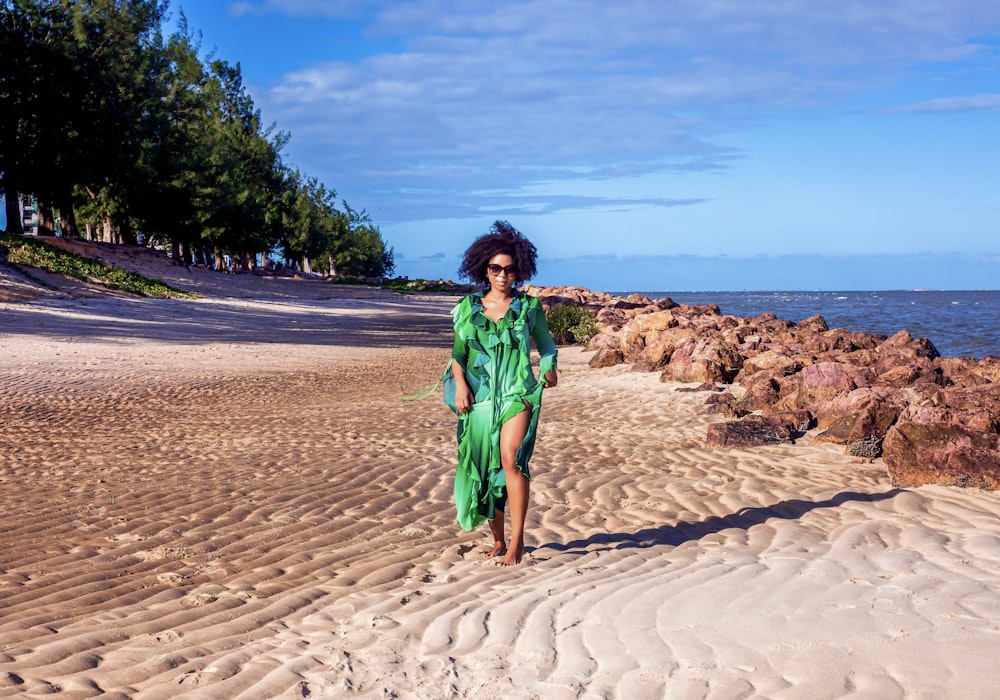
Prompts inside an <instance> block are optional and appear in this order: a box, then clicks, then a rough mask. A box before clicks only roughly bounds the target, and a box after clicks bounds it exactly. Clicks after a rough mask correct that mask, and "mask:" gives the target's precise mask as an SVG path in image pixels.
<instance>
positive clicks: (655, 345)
mask: <svg viewBox="0 0 1000 700" xmlns="http://www.w3.org/2000/svg"><path fill="white" fill-rule="evenodd" d="M693 335H694V331H692V330H690V329H687V328H680V329H676V330H673V331H661V330H654V331H650V332H648V333H646V334H645V341H644V342H645V347H644V348H643V350H642V354H641V355H640V358H639V360H640V361H645V362H646V363H647V364H648V365H649V366H650V367H652V368H653V369H655V370H662V369H663V368H664V367H666V366H667V365H668V364H669V363H670V360H671V358H672V357H673V355H674V351H675V350H676V349H677V346H678V345H679V344H681V343H682V342H684V341H685V339H687V338H690V337H692V336H693Z"/></svg>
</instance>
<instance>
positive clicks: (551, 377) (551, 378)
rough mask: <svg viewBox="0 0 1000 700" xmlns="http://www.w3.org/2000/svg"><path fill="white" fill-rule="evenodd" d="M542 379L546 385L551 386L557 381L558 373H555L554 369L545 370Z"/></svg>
mask: <svg viewBox="0 0 1000 700" xmlns="http://www.w3.org/2000/svg"><path fill="white" fill-rule="evenodd" d="M542 379H543V381H544V382H545V386H546V387H552V386H555V385H556V384H558V383H559V375H558V374H556V371H555V370H554V369H550V370H549V371H548V372H546V373H545V376H544V377H543V378H542Z"/></svg>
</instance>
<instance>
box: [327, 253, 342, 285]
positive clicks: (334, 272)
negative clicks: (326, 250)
mask: <svg viewBox="0 0 1000 700" xmlns="http://www.w3.org/2000/svg"><path fill="white" fill-rule="evenodd" d="M327 259H328V260H329V261H330V277H332V278H333V279H335V280H339V279H340V275H338V274H337V264H336V263H335V262H333V253H330V255H329V256H328V257H327Z"/></svg>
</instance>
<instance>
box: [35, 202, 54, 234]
mask: <svg viewBox="0 0 1000 700" xmlns="http://www.w3.org/2000/svg"><path fill="white" fill-rule="evenodd" d="M38 235H39V236H54V235H56V222H55V221H54V220H53V218H52V205H51V204H50V203H49V202H46V201H43V200H41V199H39V200H38Z"/></svg>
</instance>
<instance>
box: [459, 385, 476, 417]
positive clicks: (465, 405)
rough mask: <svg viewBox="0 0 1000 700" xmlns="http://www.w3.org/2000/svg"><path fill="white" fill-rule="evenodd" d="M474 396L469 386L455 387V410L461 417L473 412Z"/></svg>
mask: <svg viewBox="0 0 1000 700" xmlns="http://www.w3.org/2000/svg"><path fill="white" fill-rule="evenodd" d="M472 403H473V396H472V390H471V389H470V388H469V385H468V384H458V383H456V386H455V410H456V411H458V412H459V414H461V415H465V414H466V413H468V412H469V411H471V410H472Z"/></svg>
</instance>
